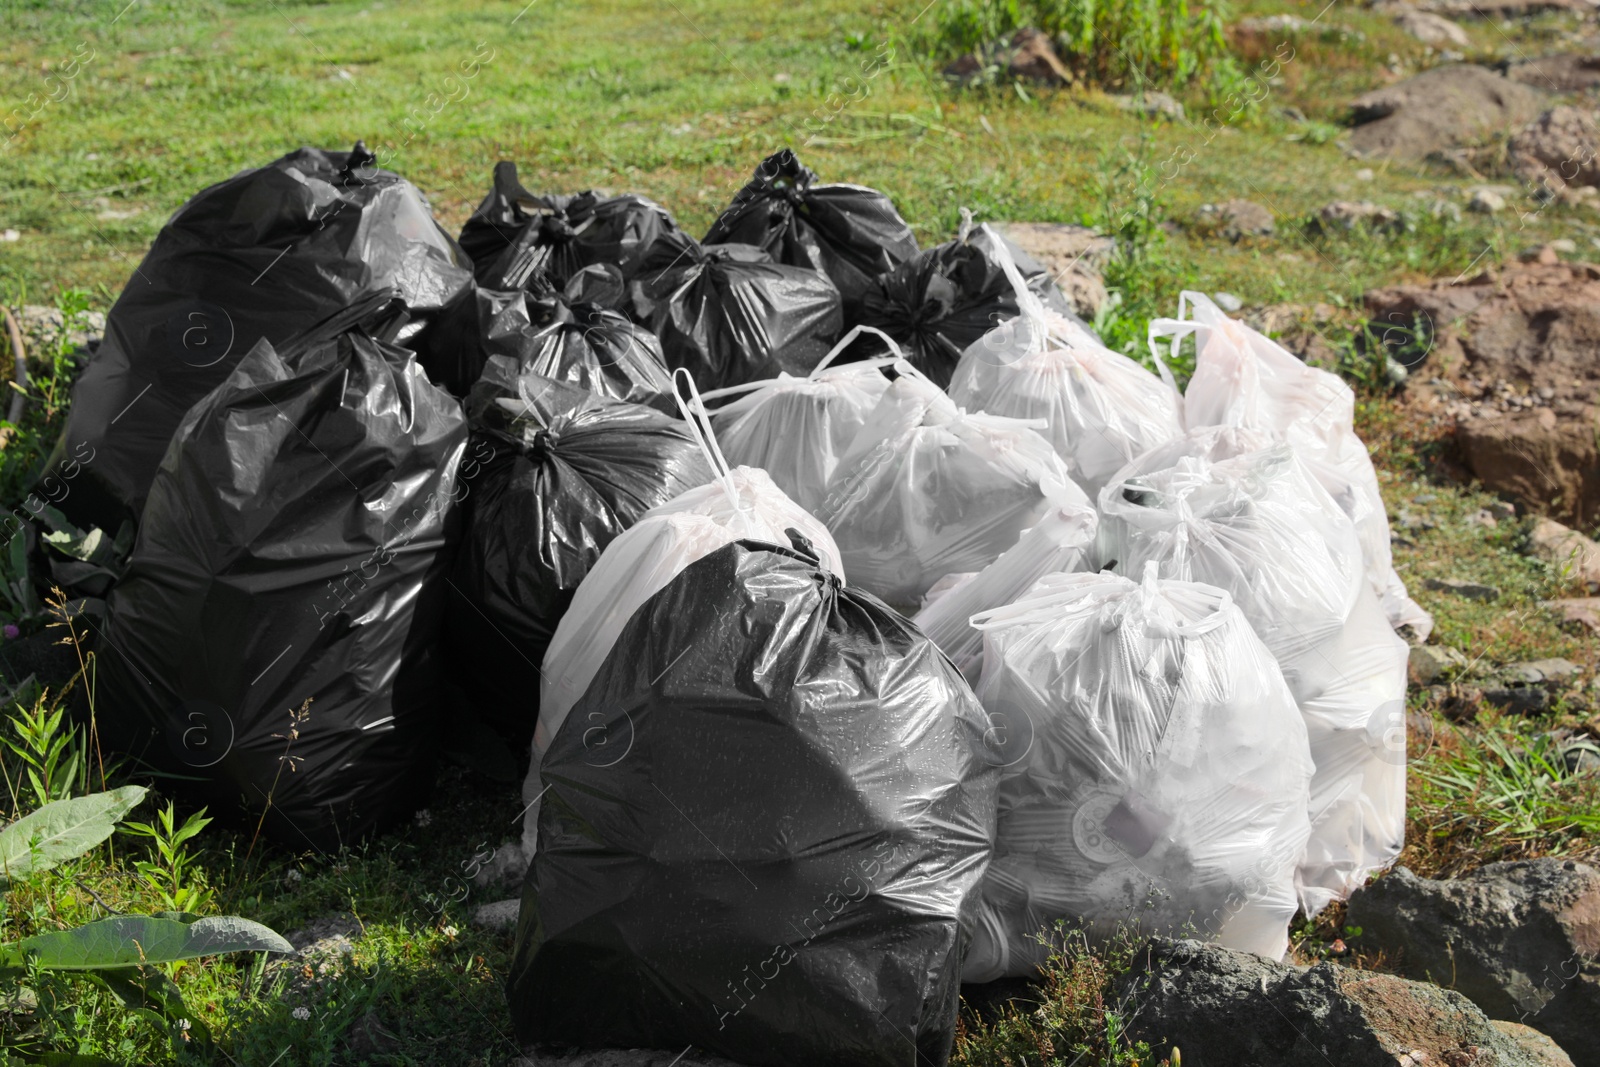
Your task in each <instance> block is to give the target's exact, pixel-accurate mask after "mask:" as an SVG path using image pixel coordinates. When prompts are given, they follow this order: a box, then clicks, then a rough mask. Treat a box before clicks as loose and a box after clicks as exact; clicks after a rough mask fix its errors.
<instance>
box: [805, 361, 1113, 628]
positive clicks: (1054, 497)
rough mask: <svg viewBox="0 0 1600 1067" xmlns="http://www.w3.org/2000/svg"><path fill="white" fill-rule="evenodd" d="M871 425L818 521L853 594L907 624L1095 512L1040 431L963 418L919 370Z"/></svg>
mask: <svg viewBox="0 0 1600 1067" xmlns="http://www.w3.org/2000/svg"><path fill="white" fill-rule="evenodd" d="M895 370H896V372H897V373H899V375H900V377H898V378H896V379H895V381H894V382H893V383H892V384H891V385H890V386H889V388H888V390H887V391H886V392H885V393H884V394H883V399H882V400H880V401H879V402H878V405H877V407H875V408H873V410H872V413H871V414H870V415H868V416H867V421H866V424H865V425H863V426H862V427H861V430H860V431H859V432H858V433H857V434H856V437H855V440H854V441H852V442H851V444H850V447H849V448H848V449H847V450H846V452H845V454H844V456H843V457H841V458H840V460H839V466H838V469H837V470H835V471H834V474H833V478H832V479H831V480H830V481H829V483H828V497H827V499H826V500H825V501H824V503H823V505H822V507H821V508H820V509H819V510H818V512H817V518H819V519H821V520H822V522H823V523H824V524H825V525H826V526H827V527H828V529H830V530H831V531H833V536H834V539H835V540H836V541H837V542H838V544H839V551H840V553H841V555H842V558H843V560H844V565H845V570H846V571H847V572H848V573H849V575H850V580H851V582H853V583H855V584H856V585H857V586H859V587H861V588H864V589H866V590H867V591H868V592H871V593H875V594H877V595H878V596H880V597H882V598H883V599H884V600H886V601H888V602H889V603H890V604H891V605H892V606H894V607H897V608H900V609H902V610H904V611H906V613H907V614H910V613H912V612H914V611H915V610H916V605H917V604H918V603H919V601H920V600H921V598H922V595H923V594H924V593H926V592H927V591H928V590H929V588H931V587H932V586H933V584H934V583H935V582H936V581H938V580H939V579H940V578H943V577H944V576H945V575H947V574H955V573H959V572H962V571H976V570H981V569H982V568H984V567H986V566H988V565H989V564H990V563H992V562H994V560H995V559H996V558H997V557H998V556H999V555H1000V553H1002V552H1004V551H1005V550H1006V549H1008V548H1010V547H1011V546H1012V545H1014V544H1016V542H1017V538H1018V537H1019V536H1020V535H1021V533H1022V531H1023V530H1025V529H1027V528H1028V527H1030V526H1032V525H1033V524H1034V523H1036V522H1037V521H1038V520H1039V518H1040V517H1041V516H1042V515H1043V514H1044V513H1045V511H1046V509H1048V508H1049V507H1051V506H1052V505H1054V506H1057V507H1060V506H1073V507H1089V506H1092V505H1090V503H1089V498H1088V497H1087V496H1085V495H1084V492H1083V490H1082V489H1080V488H1079V487H1078V486H1077V484H1076V483H1074V482H1073V480H1072V478H1071V476H1070V475H1069V474H1068V472H1067V467H1066V464H1065V463H1064V462H1063V461H1062V459H1061V457H1060V456H1058V455H1056V452H1055V449H1054V448H1052V447H1051V446H1050V442H1048V441H1046V440H1045V439H1044V438H1043V437H1041V436H1039V434H1038V433H1037V432H1036V431H1037V430H1038V429H1040V428H1042V426H1043V425H1044V424H1043V422H1042V421H1041V420H1037V419H1009V418H1003V417H1001V416H997V415H988V414H983V413H976V414H971V413H968V412H966V411H963V410H962V409H961V408H959V407H958V406H957V405H956V404H955V403H954V402H953V401H952V400H951V399H950V398H949V397H947V396H945V394H944V392H943V390H941V389H940V388H939V387H938V386H936V385H934V384H933V383H932V382H930V381H928V379H926V378H924V377H923V376H922V375H921V374H920V373H919V372H918V371H916V370H915V369H914V368H912V367H911V365H910V364H908V363H905V362H903V361H901V362H898V363H896V364H895Z"/></svg>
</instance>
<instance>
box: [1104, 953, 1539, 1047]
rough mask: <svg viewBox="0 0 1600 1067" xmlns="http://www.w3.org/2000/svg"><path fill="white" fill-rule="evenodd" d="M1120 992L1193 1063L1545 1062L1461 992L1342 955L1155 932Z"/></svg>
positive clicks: (1138, 1023) (1137, 1023)
mask: <svg viewBox="0 0 1600 1067" xmlns="http://www.w3.org/2000/svg"><path fill="white" fill-rule="evenodd" d="M1120 992H1121V993H1122V994H1123V995H1125V996H1127V997H1128V998H1129V999H1130V1001H1131V1002H1132V1003H1133V1004H1134V1006H1135V1010H1134V1012H1133V1013H1132V1018H1131V1019H1130V1020H1129V1022H1128V1028H1129V1036H1130V1037H1131V1038H1133V1039H1134V1040H1143V1041H1148V1042H1150V1043H1151V1044H1152V1045H1153V1046H1154V1047H1155V1048H1156V1050H1157V1054H1158V1055H1159V1054H1163V1053H1167V1052H1168V1051H1169V1050H1170V1049H1172V1048H1173V1047H1177V1048H1179V1049H1180V1050H1181V1051H1182V1053H1183V1063H1184V1067H1284V1065H1286V1064H1312V1063H1316V1064H1324V1063H1326V1064H1337V1065H1338V1067H1395V1065H1396V1063H1397V1062H1399V1063H1401V1064H1407V1065H1408V1067H1409V1065H1414V1064H1421V1063H1426V1064H1428V1065H1429V1067H1433V1065H1434V1064H1441V1065H1457V1064H1461V1065H1466V1064H1476V1065H1479V1067H1490V1065H1491V1064H1492V1065H1494V1067H1535V1065H1538V1067H1543V1065H1542V1064H1541V1061H1539V1060H1537V1059H1535V1058H1534V1057H1532V1056H1531V1055H1529V1054H1528V1053H1527V1052H1525V1051H1524V1050H1523V1048H1522V1047H1521V1046H1520V1045H1519V1044H1518V1043H1517V1042H1516V1041H1514V1040H1512V1039H1511V1038H1509V1037H1507V1036H1506V1035H1505V1034H1504V1033H1502V1032H1501V1031H1500V1030H1498V1029H1496V1028H1495V1027H1494V1025H1493V1024H1492V1023H1490V1021H1489V1019H1488V1017H1487V1016H1485V1015H1484V1014H1483V1012H1481V1011H1480V1010H1478V1009H1477V1008H1476V1007H1474V1006H1473V1004H1472V1002H1471V1001H1469V1000H1467V998H1466V997H1464V996H1462V995H1461V994H1459V993H1456V992H1452V991H1450V990H1447V989H1440V988H1439V987H1437V986H1433V985H1428V984H1425V983H1422V982H1410V981H1407V980H1406V979H1404V978H1397V977H1395V976H1393V975H1388V974H1378V973H1376V972H1372V971H1357V970H1353V969H1351V968H1348V967H1343V966H1340V965H1338V964H1333V963H1319V964H1317V965H1316V966H1314V967H1309V968H1300V967H1294V966H1290V965H1287V964H1281V963H1274V962H1272V961H1271V960H1268V959H1266V958H1265V957H1262V956H1255V955H1252V954H1250V953H1247V952H1235V951H1232V950H1229V949H1224V948H1218V947H1216V946H1214V945H1203V944H1201V943H1200V942H1198V941H1155V942H1152V943H1151V946H1150V949H1149V952H1148V954H1147V955H1146V956H1144V957H1143V958H1141V959H1140V960H1139V961H1138V962H1137V963H1136V964H1135V967H1134V969H1133V971H1132V972H1131V973H1130V974H1129V975H1128V976H1127V977H1126V978H1125V979H1123V981H1122V984H1121V988H1120Z"/></svg>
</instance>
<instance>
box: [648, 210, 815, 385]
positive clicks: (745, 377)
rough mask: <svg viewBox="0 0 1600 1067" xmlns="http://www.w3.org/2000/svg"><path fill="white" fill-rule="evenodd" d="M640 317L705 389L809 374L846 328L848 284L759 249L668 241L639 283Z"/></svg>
mask: <svg viewBox="0 0 1600 1067" xmlns="http://www.w3.org/2000/svg"><path fill="white" fill-rule="evenodd" d="M630 306H631V308H632V315H633V317H634V318H635V319H636V320H637V321H640V322H648V323H650V326H651V328H652V329H653V330H654V331H655V332H656V336H658V337H660V338H661V351H662V353H663V355H664V356H665V357H666V361H667V366H668V367H670V368H672V369H674V370H676V369H678V368H680V367H681V368H683V369H684V370H687V371H688V372H689V373H690V374H692V375H693V376H694V380H695V383H696V384H697V385H699V386H700V387H701V388H702V389H705V390H712V389H722V388H726V387H727V386H730V385H740V384H742V383H744V382H752V381H756V380H758V379H761V378H775V377H777V376H778V374H780V373H788V374H792V375H803V374H806V373H808V372H809V371H810V370H811V369H812V368H813V367H815V366H816V365H817V363H818V362H819V361H820V360H821V359H822V357H823V356H824V355H825V354H826V353H827V351H828V349H829V348H830V347H831V346H832V345H833V341H834V338H836V337H838V336H839V331H840V329H841V328H842V326H843V322H844V318H843V313H842V311H841V308H840V303H839V290H838V289H836V288H835V287H834V284H833V283H832V282H830V281H829V280H828V278H827V276H826V275H824V274H821V273H819V272H817V271H814V270H811V269H810V268H808V267H790V266H784V265H782V264H779V263H774V262H773V261H772V258H771V257H770V256H768V255H767V254H766V253H765V252H763V251H762V250H761V249H759V248H755V247H753V246H751V245H742V244H720V245H710V246H705V245H701V244H700V243H699V242H698V241H696V240H694V239H693V238H692V237H689V236H687V235H684V234H678V235H675V237H674V239H673V240H670V241H663V242H661V244H660V245H659V246H658V247H657V249H656V251H655V252H654V253H652V255H651V258H650V259H649V260H647V261H646V262H645V263H644V264H643V266H642V267H641V269H640V271H639V274H638V277H637V279H636V280H635V281H634V282H633V284H632V285H631V286H630Z"/></svg>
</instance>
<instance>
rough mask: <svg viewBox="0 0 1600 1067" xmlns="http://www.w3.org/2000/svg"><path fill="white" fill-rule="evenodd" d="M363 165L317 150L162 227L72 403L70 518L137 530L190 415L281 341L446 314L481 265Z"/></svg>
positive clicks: (408, 193)
mask: <svg viewBox="0 0 1600 1067" xmlns="http://www.w3.org/2000/svg"><path fill="white" fill-rule="evenodd" d="M372 158H373V157H372V156H371V154H370V153H368V152H367V151H366V150H365V148H363V147H362V146H361V145H359V144H358V145H357V146H356V150H355V151H354V152H328V151H323V150H321V149H315V148H302V149H300V150H298V151H296V152H291V153H289V154H288V155H286V156H284V157H283V158H282V159H278V160H276V161H274V162H272V163H269V164H268V165H266V166H264V167H259V168H257V169H254V170H248V171H245V172H244V173H242V174H238V175H236V176H234V177H232V178H229V179H228V180H227V181H225V182H221V183H219V184H217V185H213V186H211V187H210V188H208V189H205V190H204V191H202V192H200V193H198V194H196V195H195V196H194V197H193V198H192V199H191V200H189V201H188V203H186V204H184V205H183V207H181V208H179V209H178V212H177V213H176V214H175V215H173V217H172V219H171V220H170V221H168V223H167V224H166V225H165V226H164V227H162V229H161V232H160V234H158V235H157V236H156V240H155V244H154V245H152V246H151V249H150V252H149V254H148V255H146V256H145V258H144V261H143V262H142V263H140V264H139V267H138V269H137V270H136V271H134V274H133V277H132V278H130V279H129V280H128V284H127V287H126V288H124V289H123V291H122V295H121V296H120V297H119V298H118V300H117V302H116V304H115V306H113V307H112V309H111V313H110V314H109V315H108V316H107V317H106V333H105V341H104V342H103V343H102V344H101V345H100V349H99V351H98V352H97V353H96V354H95V356H94V358H93V360H91V361H90V363H89V366H88V367H87V368H86V369H85V370H84V372H83V375H82V376H81V377H80V378H79V379H78V381H77V384H76V385H74V386H73V390H72V407H71V409H70V411H69V412H68V416H67V424H66V427H65V429H64V430H63V431H62V435H61V439H60V442H59V443H58V444H57V446H56V449H55V453H54V454H53V455H52V457H51V461H50V467H49V472H50V473H52V474H54V475H56V476H57V477H58V478H59V477H62V476H63V474H64V473H65V471H64V468H66V467H67V465H68V464H69V463H70V462H71V460H72V458H73V457H74V456H77V457H81V456H83V455H86V454H89V453H88V452H85V451H84V449H85V448H86V447H87V448H88V449H90V450H92V455H93V459H92V460H91V461H89V462H88V463H85V464H83V465H82V470H81V471H76V472H75V477H73V478H71V480H70V485H69V486H68V494H67V496H66V497H65V498H64V499H62V500H61V501H60V502H59V505H58V506H59V507H60V508H61V510H62V511H63V512H64V513H65V514H66V516H67V517H68V518H69V519H71V520H72V521H73V522H74V523H76V524H77V525H79V526H82V527H85V528H87V527H88V526H91V525H95V526H100V527H102V528H103V529H105V530H106V531H107V532H108V533H109V532H114V531H115V530H116V529H117V527H118V526H119V525H120V524H121V522H122V521H123V520H124V519H137V517H138V514H139V511H140V510H141V509H142V508H143V506H144V499H145V493H146V492H147V491H148V490H149V487H150V482H151V479H153V478H154V477H155V473H156V468H157V467H158V466H159V465H160V464H161V457H162V456H163V455H164V454H165V453H166V450H167V442H169V441H170V440H171V439H172V433H173V431H174V430H176V429H177V427H178V423H179V422H180V421H182V419H183V416H184V413H185V412H187V411H188V410H189V408H190V407H192V406H193V405H194V404H195V403H196V402H197V401H199V400H200V398H201V397H203V396H205V395H206V394H207V393H209V392H210V391H211V390H212V389H214V388H215V387H216V386H217V385H219V384H221V382H222V381H223V379H225V378H226V377H227V376H228V374H229V373H230V372H231V371H232V370H233V368H234V367H235V366H236V365H237V364H238V363H239V361H240V360H241V359H242V358H243V357H244V355H245V353H246V352H248V351H250V349H251V348H252V347H253V346H254V345H255V343H256V342H257V341H258V340H261V339H263V338H265V339H266V340H268V341H269V342H271V343H272V344H274V345H278V344H282V343H283V342H284V341H285V340H287V339H288V338H290V337H292V336H293V335H295V334H297V333H299V332H301V331H303V330H306V329H309V328H311V327H312V326H314V325H315V324H316V323H318V322H320V321H322V320H323V319H326V318H327V317H328V316H330V315H332V314H334V313H336V312H337V311H339V310H340V309H341V308H343V307H346V306H347V305H349V304H352V303H354V302H356V301H357V300H359V299H361V298H362V297H363V296H364V295H365V294H368V293H372V292H376V291H379V290H382V289H386V288H391V287H392V288H395V289H398V290H399V293H400V296H401V298H402V300H403V301H404V303H405V305H406V306H407V307H408V308H409V309H410V310H411V311H412V312H413V316H414V317H415V315H416V314H417V313H427V312H431V311H434V310H437V309H439V308H441V307H444V306H445V305H446V304H448V303H449V302H450V301H451V300H452V299H454V298H456V297H457V296H458V295H459V294H460V293H461V292H462V290H463V289H464V288H465V287H466V286H467V285H469V284H470V283H471V281H472V274H471V271H470V265H469V264H467V263H466V261H465V258H464V257H463V256H462V255H461V250H460V248H459V247H457V245H456V243H455V242H454V241H453V240H451V238H450V237H449V236H448V235H447V234H446V233H445V232H444V231H443V230H441V229H439V227H438V225H437V224H435V223H434V221H433V217H432V215H431V214H429V211H428V204H427V201H426V200H424V199H423V197H422V194H421V193H420V192H418V191H417V189H416V187H415V186H413V185H412V184H411V183H410V182H408V181H406V180H405V179H403V178H401V177H400V176H399V175H396V174H393V173H391V172H390V171H386V170H380V169H378V168H377V167H374V166H373V165H372Z"/></svg>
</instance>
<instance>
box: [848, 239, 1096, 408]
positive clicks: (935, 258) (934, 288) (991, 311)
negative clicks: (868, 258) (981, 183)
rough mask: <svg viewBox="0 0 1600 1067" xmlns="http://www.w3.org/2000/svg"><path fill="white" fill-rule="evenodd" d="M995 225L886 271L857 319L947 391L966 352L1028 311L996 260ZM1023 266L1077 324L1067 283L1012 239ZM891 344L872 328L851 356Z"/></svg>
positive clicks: (1035, 286) (1046, 297) (879, 351)
mask: <svg viewBox="0 0 1600 1067" xmlns="http://www.w3.org/2000/svg"><path fill="white" fill-rule="evenodd" d="M990 234H991V231H989V230H987V229H985V228H982V227H979V228H972V229H968V230H967V232H965V233H964V234H963V235H962V236H960V237H957V238H956V239H955V240H953V241H946V242H945V243H944V244H942V245H935V246H934V247H933V248H927V249H924V250H923V251H921V252H918V253H917V254H916V255H915V256H912V257H911V258H910V259H909V260H907V261H906V262H905V263H903V264H901V265H900V266H899V267H896V268H895V269H894V270H892V271H890V272H889V273H887V274H883V275H880V276H879V277H878V279H877V282H876V284H875V285H874V287H873V289H872V290H871V291H870V292H868V294H867V295H866V298H865V299H864V300H863V301H862V302H861V304H860V307H859V309H858V319H857V324H860V325H865V326H875V327H877V328H878V329H880V330H882V331H883V332H884V333H886V334H888V335H889V336H890V337H893V338H894V339H895V341H896V342H898V343H899V345H900V347H901V348H902V349H903V350H904V352H905V355H906V358H907V359H909V360H910V361H911V363H912V365H913V366H915V367H916V368H917V369H918V370H920V371H921V372H922V373H923V374H925V375H927V376H928V378H930V379H931V380H932V381H933V383H934V384H935V385H937V386H939V388H941V389H943V388H945V387H946V386H948V385H949V384H950V376H951V375H952V374H954V373H955V369H956V364H957V363H958V362H960V360H961V353H963V352H965V351H966V350H967V347H968V346H969V345H971V344H972V343H973V342H975V341H977V340H978V339H980V338H981V337H983V335H984V334H986V333H988V332H989V331H990V330H992V329H994V328H995V327H996V326H997V325H999V324H1000V323H1001V322H1003V321H1005V320H1006V319H1013V318H1016V317H1017V315H1019V314H1020V313H1021V311H1020V309H1019V308H1018V307H1017V297H1016V292H1015V291H1014V290H1013V289H1012V287H1011V282H1010V281H1008V280H1007V279H1006V276H1005V272H1004V271H1003V270H1002V269H1001V267H1000V264H999V262H998V261H997V260H996V258H995V254H994V251H993V248H992V245H993V238H992V237H991V235H990ZM1000 239H1001V240H1002V241H1005V243H1006V247H1007V248H1008V249H1009V250H1010V252H1011V256H1012V259H1013V260H1014V261H1015V262H1016V264H1017V269H1018V270H1020V271H1021V272H1022V276H1023V278H1025V279H1026V280H1027V283H1028V288H1029V289H1031V290H1033V291H1034V292H1035V293H1037V294H1038V295H1039V298H1040V299H1041V300H1043V301H1044V303H1045V306H1046V307H1048V308H1050V309H1051V310H1052V311H1056V312H1059V313H1061V314H1062V315H1065V316H1067V317H1068V318H1070V319H1073V320H1074V321H1076V322H1079V323H1081V322H1082V320H1081V319H1079V318H1078V316H1076V315H1074V314H1073V313H1072V309H1071V306H1070V305H1069V304H1068V303H1067V300H1066V297H1065V296H1063V295H1062V293H1061V289H1060V288H1059V287H1058V286H1057V285H1056V283H1055V281H1054V280H1053V279H1052V278H1051V277H1050V273H1049V272H1048V271H1046V270H1045V269H1044V268H1043V267H1041V266H1040V265H1039V263H1038V261H1037V260H1035V259H1034V258H1033V257H1031V256H1029V255H1028V254H1027V253H1026V252H1024V251H1022V249H1020V248H1018V247H1017V246H1016V245H1015V244H1014V243H1012V242H1011V241H1009V240H1006V238H1004V237H1002V238H1000ZM887 352H888V348H887V346H886V345H884V344H883V342H882V340H881V339H879V338H876V337H874V336H872V335H871V334H865V333H864V334H862V335H861V337H860V338H859V339H857V341H856V342H855V343H854V344H853V345H851V346H850V350H849V352H848V353H847V354H846V355H847V358H849V359H869V358H873V357H876V356H881V355H884V354H886V353H887Z"/></svg>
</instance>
